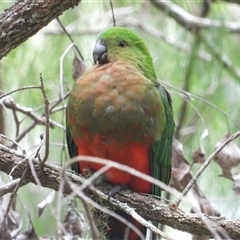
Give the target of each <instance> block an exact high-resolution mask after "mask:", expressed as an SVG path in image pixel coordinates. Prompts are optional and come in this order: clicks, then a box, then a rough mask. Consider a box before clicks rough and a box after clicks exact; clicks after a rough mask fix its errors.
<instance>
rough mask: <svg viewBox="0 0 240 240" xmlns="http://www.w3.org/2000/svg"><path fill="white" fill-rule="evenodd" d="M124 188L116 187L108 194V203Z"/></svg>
mask: <svg viewBox="0 0 240 240" xmlns="http://www.w3.org/2000/svg"><path fill="white" fill-rule="evenodd" d="M122 188H123V185H120V184H118V185H115V186H114V187H113V188H112V189H111V190H110V191H109V193H108V201H109V199H110V198H111V197H113V196H114V194H116V193H118V192H119V191H120V190H121V189H122Z"/></svg>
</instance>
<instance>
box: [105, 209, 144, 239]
mask: <svg viewBox="0 0 240 240" xmlns="http://www.w3.org/2000/svg"><path fill="white" fill-rule="evenodd" d="M115 213H116V214H118V215H120V216H121V217H123V218H125V219H126V220H127V221H128V222H130V223H132V224H133V225H134V226H135V227H136V228H137V229H138V230H139V231H140V232H141V233H142V234H143V236H146V231H147V229H146V227H144V226H143V225H141V224H140V223H139V222H138V221H136V220H135V219H133V218H132V217H131V216H130V215H128V214H127V213H125V212H123V211H115ZM108 226H109V230H108V234H107V235H108V236H107V239H109V240H123V239H125V240H126V239H127V240H140V239H141V238H140V237H139V235H138V234H137V233H136V232H135V231H134V230H133V229H131V228H129V226H128V225H126V224H124V223H123V222H121V221H119V220H118V219H116V218H113V217H110V219H109V224H108Z"/></svg>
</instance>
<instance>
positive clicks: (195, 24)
mask: <svg viewBox="0 0 240 240" xmlns="http://www.w3.org/2000/svg"><path fill="white" fill-rule="evenodd" d="M150 2H152V4H153V5H155V6H156V7H158V8H159V9H161V10H162V11H164V12H166V13H167V14H168V15H169V16H170V17H172V18H173V19H174V20H176V21H177V22H178V23H179V24H180V25H182V26H183V27H185V28H186V29H187V30H189V31H192V32H194V31H196V30H198V29H204V28H225V29H226V30H227V31H230V32H233V33H239V32H240V23H236V22H227V21H226V22H222V21H218V20H211V19H208V18H201V17H197V16H194V15H192V14H190V13H188V12H187V11H185V10H184V9H182V8H181V7H179V6H178V5H176V4H174V3H172V2H171V1H170V0H165V1H161V0H150Z"/></svg>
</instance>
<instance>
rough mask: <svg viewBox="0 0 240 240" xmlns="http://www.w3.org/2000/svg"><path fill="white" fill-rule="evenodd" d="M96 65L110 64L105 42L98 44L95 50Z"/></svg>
mask: <svg viewBox="0 0 240 240" xmlns="http://www.w3.org/2000/svg"><path fill="white" fill-rule="evenodd" d="M93 60H94V63H95V64H97V62H98V63H99V64H104V63H107V62H108V55H107V47H106V45H105V43H104V42H103V41H100V42H97V44H96V45H95V47H94V49H93Z"/></svg>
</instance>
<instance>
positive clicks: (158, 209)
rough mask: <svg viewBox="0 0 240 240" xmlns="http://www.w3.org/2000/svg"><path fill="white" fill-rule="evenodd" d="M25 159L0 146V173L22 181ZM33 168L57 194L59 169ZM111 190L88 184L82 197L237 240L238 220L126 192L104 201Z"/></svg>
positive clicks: (78, 181) (183, 228)
mask: <svg viewBox="0 0 240 240" xmlns="http://www.w3.org/2000/svg"><path fill="white" fill-rule="evenodd" d="M25 157H26V156H25V155H23V154H21V153H19V152H17V151H15V150H11V149H9V148H7V147H5V146H3V145H1V144H0V159H1V161H0V170H1V171H2V172H5V173H6V174H9V173H10V172H11V171H12V169H13V168H14V167H15V170H14V171H13V172H12V176H13V178H14V179H18V178H21V176H22V174H23V172H24V170H25V169H26V167H27V166H28V161H27V160H26V161H24V159H25ZM33 166H34V169H35V172H36V173H37V175H38V178H39V180H40V182H41V184H42V186H43V187H47V188H51V189H54V190H56V191H58V189H59V184H60V182H61V181H62V177H61V172H62V168H60V167H57V166H55V165H53V164H49V163H47V162H46V163H45V166H44V174H43V175H41V174H39V173H40V168H39V163H38V161H37V160H35V161H33ZM66 177H67V179H68V180H69V181H72V182H74V183H76V184H77V185H81V184H82V183H84V182H85V179H84V178H82V177H81V176H77V175H75V174H73V173H71V172H66ZM26 183H35V180H34V177H33V176H32V173H31V171H28V172H27V174H26V176H25V179H24V184H26ZM110 188H111V186H109V185H108V186H107V185H105V186H101V187H99V188H98V189H97V188H96V187H94V186H93V185H92V184H90V185H88V187H87V188H86V191H85V193H86V195H88V194H91V195H92V196H94V197H95V198H101V199H102V201H103V202H104V203H105V204H106V205H108V206H111V207H113V208H118V209H119V208H120V209H124V208H128V210H129V209H131V208H132V209H135V211H136V212H137V213H138V214H139V215H140V216H141V217H143V218H146V219H148V220H151V221H157V222H159V223H162V224H165V225H168V226H171V227H172V228H176V229H179V230H181V231H186V232H189V233H192V234H195V235H199V236H206V237H209V238H211V237H213V235H212V233H211V232H210V231H209V230H208V227H207V226H206V225H205V223H204V222H208V223H209V224H210V225H211V228H212V229H213V230H215V231H219V228H221V229H222V230H224V231H226V233H227V234H228V235H229V236H230V237H231V238H232V239H239V238H240V221H239V220H230V219H226V218H224V217H210V216H207V215H203V214H202V215H199V214H188V213H185V212H183V211H182V210H181V209H180V208H177V207H176V208H170V207H169V205H166V204H164V203H162V202H160V201H159V200H157V199H155V198H154V197H152V196H145V195H141V194H137V193H132V192H131V191H128V190H125V191H121V192H120V193H119V194H117V195H116V199H115V198H111V200H110V201H107V198H108V195H107V193H108V192H109V190H110ZM63 193H64V194H70V193H71V189H70V187H69V186H68V185H67V184H64V187H63Z"/></svg>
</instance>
